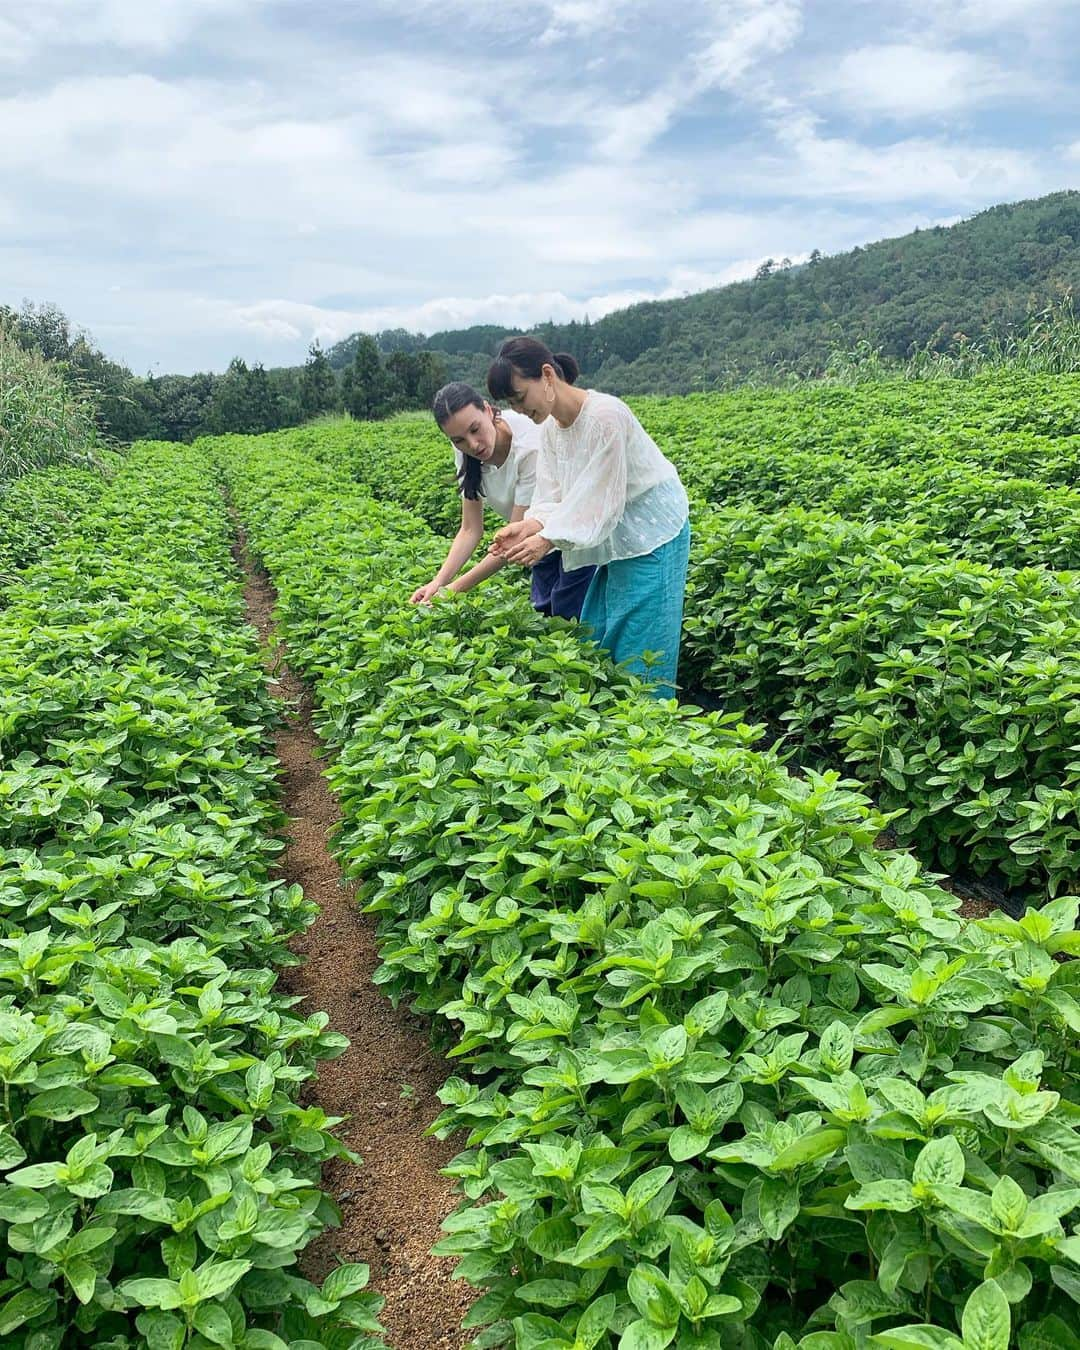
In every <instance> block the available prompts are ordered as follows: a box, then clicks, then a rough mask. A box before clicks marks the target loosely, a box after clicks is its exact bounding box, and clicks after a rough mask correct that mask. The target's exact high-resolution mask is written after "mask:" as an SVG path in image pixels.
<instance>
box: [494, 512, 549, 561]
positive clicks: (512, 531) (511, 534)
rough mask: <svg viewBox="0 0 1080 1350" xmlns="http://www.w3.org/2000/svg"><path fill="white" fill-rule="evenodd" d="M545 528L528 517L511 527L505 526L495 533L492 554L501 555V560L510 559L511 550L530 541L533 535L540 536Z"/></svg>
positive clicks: (515, 522) (514, 522) (512, 524)
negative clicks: (524, 541)
mask: <svg viewBox="0 0 1080 1350" xmlns="http://www.w3.org/2000/svg"><path fill="white" fill-rule="evenodd" d="M542 529H543V526H542V525H541V524H540V522H539V521H538V520H530V519H529V517H528V516H526V518H525V519H524V520H515V521H513V522H512V523H511V524H510V525H504V526H503V527H502V529H501V530H496V531H495V538H494V539H493V540H492V541H491V552H492V553H496V554H498V555H499V557H500V558H506V559H507V561H508V562H509V561H512V560H511V558H510V550H511V549H512V548H513V547H514V546H515V545H516V544H520V543H521V542H522V540H525V539H528V538H529V537H530V536H531V535H534V534H538V533H539V532H540V530H542Z"/></svg>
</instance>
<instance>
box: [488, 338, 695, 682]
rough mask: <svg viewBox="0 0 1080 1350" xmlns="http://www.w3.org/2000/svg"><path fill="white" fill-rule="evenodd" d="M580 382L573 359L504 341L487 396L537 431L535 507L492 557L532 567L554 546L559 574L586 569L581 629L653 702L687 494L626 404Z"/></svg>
mask: <svg viewBox="0 0 1080 1350" xmlns="http://www.w3.org/2000/svg"><path fill="white" fill-rule="evenodd" d="M578 374H579V371H578V364H577V361H575V359H574V358H573V357H572V356H570V355H568V354H567V353H565V352H561V353H559V354H558V355H555V354H554V353H553V352H552V351H550V350H549V349H548V347H546V346H545V345H544V343H542V342H538V341H537V340H536V339H535V338H511V339H510V340H509V341H507V342H504V343H503V345H502V347H501V348H500V349H499V355H498V357H497V358H496V359H495V361H494V362H493V364H492V366H491V369H490V370H489V371H488V390H489V392H490V393H491V395H492V397H493V398H496V399H499V400H501V401H503V400H504V401H506V402H507V403H509V405H510V407H511V409H513V410H514V411H516V412H518V413H522V414H524V416H526V417H527V418H529V419H530V421H532V422H533V423H534V424H535V425H536V426H538V427H540V451H539V454H538V457H537V462H536V490H535V493H534V495H533V499H532V504H531V505H530V507H529V509H528V511H527V512H526V513H525V517H524V519H523V520H521V521H515V522H512V523H510V524H508V525H506V526H505V527H504V528H503V529H501V530H499V532H498V533H497V534H496V536H495V541H494V543H493V545H492V549H493V552H494V554H495V556H496V557H499V558H503V559H505V560H506V561H507V562H514V563H523V564H525V565H526V566H536V565H537V564H539V563H541V562H542V561H543V559H544V558H545V557H547V556H548V554H549V553H550V552H551V551H553V550H554V549H556V548H557V549H560V550H561V552H562V555H563V560H564V566H566V567H573V568H576V567H583V566H588V565H593V566H595V567H596V572H595V574H594V576H593V579H592V581H591V582H590V584H589V589H588V592H587V594H586V596H585V603H584V605H583V606H582V610H581V622H582V624H584V625H588V626H589V627H591V629H592V633H593V637H594V639H595V640H596V641H597V642H598V643H599V644H600V646H602V647H605V648H606V649H607V650H608V651H609V652H610V653H611V656H612V659H613V660H614V661H616V662H617V663H619V664H624V665H626V666H627V667H628V668H629V669H630V670H633V671H636V672H637V673H638V674H641V675H642V676H644V677H645V678H646V679H649V680H651V681H654V684H653V689H652V692H653V694H654V695H655V696H656V697H657V698H669V697H671V696H673V695H674V692H675V678H676V675H677V672H678V661H679V641H680V636H681V630H682V612H683V593H684V591H685V589H686V569H687V562H688V559H689V552H690V522H689V504H688V502H687V497H686V490H685V489H684V487H683V485H682V483H681V481H680V480H679V475H678V472H677V471H676V469H675V466H674V465H673V464H672V463H671V462H670V460H668V459H666V458H665V456H664V455H663V454H662V453H661V451H660V449H659V447H658V446H657V445H656V443H655V441H654V440H653V439H652V437H651V436H650V435H649V434H648V432H647V431H646V430H645V428H644V427H643V426H642V425H641V423H640V422H639V421H638V419H637V418H636V417H635V416H634V414H633V412H632V411H631V410H630V409H629V408H628V407H627V406H626V404H625V403H623V402H622V400H621V399H617V398H614V397H612V396H611V395H610V394H601V393H598V392H597V391H596V390H594V389H578V388H576V387H575V381H576V380H577V377H578ZM646 653H648V654H649V657H648V660H646V658H645V654H646Z"/></svg>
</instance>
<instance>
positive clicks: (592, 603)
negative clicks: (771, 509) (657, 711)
mask: <svg viewBox="0 0 1080 1350" xmlns="http://www.w3.org/2000/svg"><path fill="white" fill-rule="evenodd" d="M689 558H690V522H689V521H687V522H686V524H685V525H684V526H683V527H682V529H681V530H680V531H679V533H678V534H677V535H676V536H675V538H674V539H669V540H668V542H667V543H666V544H661V545H660V547H659V548H655V549H653V551H652V552H651V553H643V554H642V555H641V556H640V557H638V558H620V559H618V560H617V561H615V562H609V563H605V564H603V566H601V567H598V568H597V569H596V573H595V575H594V576H593V579H592V581H591V582H590V583H589V589H588V591H587V592H586V594H585V603H584V605H583V606H582V609H581V623H582V626H583V627H586V626H587V627H588V628H590V629H591V630H592V632H591V634H590V636H591V637H592V639H593V641H594V642H598V643H599V644H600V646H601V647H604V648H606V649H607V651H608V652H609V653H610V655H611V659H612V660H613V661H614V662H615V663H616V665H620V666H625V667H626V669H627V670H631V671H633V672H634V674H636V675H640V676H641V677H642V679H645V680H649V681H651V682H652V688H651V689H650V691H649V692H650V693H651V694H652V696H653V697H654V698H674V697H675V677H676V675H677V674H678V670H679V641H680V639H681V637H682V617H683V596H684V594H685V591H686V568H687V563H688V562H689ZM646 652H648V653H649V657H650V659H649V662H648V663H646V661H645V660H644V656H645V653H646Z"/></svg>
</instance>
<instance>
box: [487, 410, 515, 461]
mask: <svg viewBox="0 0 1080 1350" xmlns="http://www.w3.org/2000/svg"><path fill="white" fill-rule="evenodd" d="M513 443H514V433H513V432H512V431H511V430H510V428H509V426H508V425H507V423H506V420H505V419H504V418H502V417H499V418H497V419H496V421H495V448H494V449H493V450H492V452H491V459H490V460H489V461H488V463H489V464H491V465H492V466H493V467H494V468H496V469H501V468H502V466H503V465H504V464H505V463H506V460H507V457H508V456H509V454H510V447H511V445H513Z"/></svg>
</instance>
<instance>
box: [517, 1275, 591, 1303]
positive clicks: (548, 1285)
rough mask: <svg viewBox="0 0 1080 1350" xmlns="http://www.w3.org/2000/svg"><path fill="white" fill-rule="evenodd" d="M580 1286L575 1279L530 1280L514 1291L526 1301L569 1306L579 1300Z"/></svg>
mask: <svg viewBox="0 0 1080 1350" xmlns="http://www.w3.org/2000/svg"><path fill="white" fill-rule="evenodd" d="M578 1290H579V1286H578V1284H577V1283H576V1282H575V1281H574V1280H550V1279H549V1280H530V1281H529V1283H528V1284H522V1285H519V1286H518V1287H517V1289H516V1290H515V1291H514V1292H515V1293H516V1295H517V1297H518V1298H520V1299H522V1300H523V1301H524V1302H525V1303H539V1304H540V1305H541V1306H542V1307H545V1308H568V1307H569V1306H570V1305H571V1304H572V1303H576V1302H577V1298H578Z"/></svg>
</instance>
